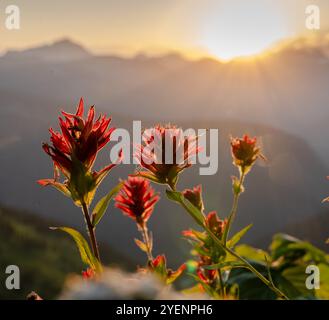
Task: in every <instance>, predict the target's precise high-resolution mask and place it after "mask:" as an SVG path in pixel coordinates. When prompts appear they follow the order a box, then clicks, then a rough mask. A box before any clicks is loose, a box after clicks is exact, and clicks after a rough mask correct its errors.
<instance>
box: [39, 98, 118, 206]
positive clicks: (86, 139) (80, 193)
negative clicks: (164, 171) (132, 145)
mask: <svg viewBox="0 0 329 320" xmlns="http://www.w3.org/2000/svg"><path fill="white" fill-rule="evenodd" d="M83 113H84V106H83V100H82V99H81V100H80V103H79V105H78V108H77V112H76V114H70V113H67V112H64V111H62V114H63V116H64V118H62V117H59V124H60V128H61V132H56V131H54V130H53V129H52V128H50V129H49V132H50V135H51V137H50V140H51V143H52V145H49V144H48V143H44V144H43V149H44V151H45V152H46V153H47V154H48V155H49V156H50V157H51V158H52V160H53V163H54V179H43V180H39V181H38V183H39V184H41V185H42V186H47V185H52V186H54V187H55V188H57V189H59V190H60V191H62V192H63V193H64V194H66V195H68V196H70V197H72V199H73V200H74V201H75V202H76V203H77V204H78V205H81V202H82V201H84V202H86V203H87V204H88V203H90V202H91V199H92V197H93V194H94V192H95V190H96V187H97V186H98V185H99V183H100V182H101V180H102V179H103V178H104V177H105V175H106V174H107V173H108V172H109V171H110V170H111V168H113V167H114V166H115V165H116V164H111V165H109V166H107V167H105V168H104V169H103V170H101V171H99V172H95V171H93V172H92V171H91V169H92V166H93V164H94V162H95V159H96V156H97V153H98V152H99V151H100V150H101V149H102V148H103V147H104V146H105V145H106V144H107V143H108V142H109V141H110V138H111V134H112V132H113V131H114V130H115V128H109V124H110V122H111V118H106V116H105V115H103V116H99V118H98V119H97V120H96V121H95V119H94V118H95V109H94V107H93V106H92V107H90V109H89V112H88V116H87V118H86V119H84V117H83ZM121 156H122V154H120V156H119V158H120V159H119V160H121ZM60 173H62V174H63V175H64V176H65V177H66V178H67V180H66V181H65V182H64V183H60V182H58V181H57V180H58V178H59V174H60Z"/></svg>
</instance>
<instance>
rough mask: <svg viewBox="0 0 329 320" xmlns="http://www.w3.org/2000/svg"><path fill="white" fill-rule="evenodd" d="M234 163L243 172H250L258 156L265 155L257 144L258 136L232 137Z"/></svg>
mask: <svg viewBox="0 0 329 320" xmlns="http://www.w3.org/2000/svg"><path fill="white" fill-rule="evenodd" d="M231 151H232V157H233V163H234V165H235V166H237V167H238V168H239V169H240V170H241V172H242V173H244V174H246V173H248V172H249V170H250V169H251V167H252V166H253V164H254V163H255V161H256V160H257V159H258V157H263V156H262V154H261V152H260V148H259V147H258V146H257V138H252V139H251V138H250V137H249V136H248V135H244V136H243V138H242V139H241V138H231Z"/></svg>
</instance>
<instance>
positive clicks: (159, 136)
mask: <svg viewBox="0 0 329 320" xmlns="http://www.w3.org/2000/svg"><path fill="white" fill-rule="evenodd" d="M83 113H84V106H83V100H82V99H81V101H80V103H79V105H78V108H77V111H76V113H75V114H70V113H67V112H62V115H63V118H62V117H60V118H59V124H60V128H61V132H56V131H54V130H53V129H50V134H51V138H50V140H51V144H47V143H45V144H44V145H43V149H44V151H45V152H46V153H47V154H48V155H49V156H50V157H51V159H52V161H53V165H54V178H53V179H44V180H39V184H41V185H43V186H46V185H51V186H54V187H55V188H57V189H58V190H60V191H61V192H63V193H64V194H65V195H67V196H69V197H71V198H72V199H73V201H74V202H75V204H76V205H77V206H80V207H81V208H82V212H83V214H84V221H85V223H86V226H87V230H88V234H89V242H90V245H91V247H92V250H91V249H90V247H89V244H88V242H87V241H86V240H85V238H84V237H83V236H82V235H81V234H80V233H79V232H78V231H76V230H74V229H72V228H68V227H60V228H55V229H60V230H62V231H64V232H66V233H68V234H69V235H70V236H71V237H72V238H73V239H74V241H75V242H76V244H77V246H78V248H79V252H80V255H81V258H82V261H83V263H84V264H85V265H88V268H87V269H86V270H85V271H83V272H82V276H83V278H85V279H90V280H93V281H88V285H91V284H92V283H93V282H97V281H98V279H100V278H101V277H100V276H99V274H100V273H102V272H103V270H104V269H103V266H102V264H101V261H100V254H99V250H98V244H97V240H96V234H95V230H96V226H97V225H98V223H99V222H100V221H101V219H102V218H103V216H104V214H105V212H106V210H107V208H108V206H109V203H110V201H111V200H112V199H114V201H115V207H116V208H118V209H120V210H121V211H122V213H123V214H124V215H126V216H128V217H130V218H131V219H132V220H133V221H134V222H135V223H136V225H137V228H138V230H139V232H140V233H141V236H142V240H139V239H135V242H136V244H137V245H138V247H139V248H140V249H141V250H142V251H144V252H145V253H146V254H147V264H146V268H140V269H139V272H140V273H142V271H146V273H154V274H157V275H159V276H160V278H161V279H162V280H163V281H164V282H165V283H167V284H170V283H172V282H173V281H174V280H176V279H177V278H178V277H179V276H180V275H181V274H182V273H183V271H184V270H185V269H186V268H189V265H188V264H185V263H184V264H182V265H181V266H180V267H179V268H178V269H177V270H176V271H173V270H171V269H170V268H168V267H167V261H166V257H165V255H163V254H162V255H158V256H157V257H156V258H154V257H153V254H152V250H153V236H152V234H151V233H150V232H149V231H148V226H147V223H148V221H149V219H150V217H151V215H152V214H153V212H154V209H155V205H156V203H157V202H158V201H159V199H160V197H159V194H158V193H156V192H155V190H154V189H153V188H152V186H151V182H155V183H158V184H161V185H163V186H165V187H167V190H166V195H167V197H168V199H169V200H171V201H174V202H175V203H178V204H179V205H181V206H182V208H183V209H184V210H186V212H187V213H188V214H189V215H190V216H191V217H192V218H193V219H194V221H195V222H196V223H197V224H198V226H199V227H201V228H202V230H201V231H197V230H194V229H190V230H187V231H184V232H183V235H184V236H185V237H186V238H187V239H188V240H189V241H190V242H191V243H192V244H193V251H192V253H193V254H194V256H196V260H195V261H194V264H196V265H197V267H196V268H195V269H194V270H192V271H191V270H189V271H191V272H192V273H193V272H194V274H193V276H194V279H196V280H197V283H198V284H199V285H200V284H201V287H202V289H203V290H204V291H206V292H207V293H208V294H209V295H210V296H212V297H214V298H218V297H223V298H225V297H226V289H227V288H229V287H230V283H229V282H228V281H227V277H226V276H225V277H223V273H222V269H221V268H222V266H223V265H224V266H225V267H229V268H230V267H231V269H232V268H233V267H232V266H233V264H232V263H233V262H237V261H236V260H239V261H238V262H239V263H240V267H241V265H242V267H243V268H247V269H249V270H250V271H252V272H253V274H254V275H255V276H257V277H258V278H259V279H260V280H261V281H262V282H263V283H264V284H266V285H267V286H268V287H269V288H270V289H271V290H272V291H273V292H274V293H275V294H276V295H277V296H278V297H279V298H285V297H286V296H285V294H284V293H282V292H281V291H280V290H279V289H278V288H276V286H275V285H274V283H273V281H272V278H271V277H269V279H267V278H265V277H264V275H263V274H261V272H259V271H258V270H257V269H256V268H254V267H253V266H252V265H251V264H250V263H249V262H248V261H247V260H246V259H244V258H242V257H240V256H239V254H238V253H236V252H235V251H233V250H234V246H235V244H236V243H237V242H238V241H239V240H240V239H241V237H242V236H243V235H244V234H245V233H246V232H247V231H248V230H249V228H250V226H248V227H246V228H244V229H243V230H241V231H239V233H237V234H235V235H234V236H232V238H230V239H228V236H229V231H230V227H231V226H232V223H233V220H234V218H235V216H236V213H237V208H238V200H239V196H240V194H241V193H242V191H243V183H244V179H245V176H246V175H247V173H248V172H249V171H250V170H251V168H252V166H253V165H254V163H255V161H256V160H257V159H258V158H259V157H262V155H261V151H260V148H259V147H258V146H257V139H256V138H253V139H251V138H249V137H248V136H247V135H245V136H244V137H243V138H234V139H233V138H232V139H231V153H232V157H233V163H234V165H235V166H236V167H237V168H238V169H239V172H240V177H239V178H234V179H233V195H234V198H233V205H232V210H231V212H230V213H229V215H228V216H227V218H225V219H221V218H219V216H218V214H217V213H216V211H211V212H209V213H208V214H205V205H204V201H203V198H202V187H201V185H198V186H196V187H194V188H192V189H186V190H184V191H178V190H177V182H178V178H179V175H180V174H181V172H182V171H183V170H185V169H186V168H189V167H190V166H191V165H192V163H193V160H194V157H195V156H196V155H197V154H198V153H199V152H200V151H201V150H200V147H199V146H198V138H197V137H196V136H194V135H187V136H186V135H184V132H183V130H182V129H181V128H177V127H176V126H172V125H165V126H161V125H157V126H155V127H154V128H151V129H147V130H145V131H144V133H143V143H142V144H141V145H139V146H138V150H137V154H136V155H135V156H136V158H137V160H138V162H139V165H140V168H139V170H138V171H137V172H135V173H134V174H133V175H130V176H128V178H127V179H126V180H124V181H120V182H119V183H118V184H117V185H116V186H115V187H114V188H113V189H112V190H110V191H109V192H108V193H107V194H106V195H105V196H103V197H102V198H101V199H100V200H99V201H98V203H97V204H96V205H95V206H94V208H93V209H92V211H89V209H90V206H91V203H92V200H93V198H94V195H95V192H96V189H97V187H98V186H99V184H100V183H101V181H102V180H103V179H104V178H105V176H106V175H107V174H108V172H109V171H110V170H111V169H112V168H113V167H114V166H115V165H116V164H118V163H119V162H120V160H121V158H122V152H120V154H119V156H118V160H117V162H115V163H113V164H109V165H108V166H106V167H105V168H104V169H102V170H100V171H95V170H93V165H94V162H95V160H96V157H97V154H98V152H99V151H100V150H101V149H102V148H103V147H104V146H105V145H106V144H107V143H108V142H109V141H110V139H111V135H112V133H113V131H114V130H115V129H114V128H109V125H110V122H111V118H107V117H106V116H105V115H103V116H99V117H98V118H97V120H95V109H94V107H91V108H90V109H89V112H88V115H87V117H86V118H84V116H83ZM168 148H169V149H168ZM60 175H62V176H64V177H65V180H64V181H63V182H59V181H58V180H59V178H60ZM228 257H229V258H228ZM232 257H233V258H234V259H236V260H234V261H233V260H231V261H229V260H228V259H232ZM229 268H228V269H229ZM229 271H230V270H229ZM225 275H227V274H225ZM224 278H225V279H224ZM199 285H198V287H200V286H199Z"/></svg>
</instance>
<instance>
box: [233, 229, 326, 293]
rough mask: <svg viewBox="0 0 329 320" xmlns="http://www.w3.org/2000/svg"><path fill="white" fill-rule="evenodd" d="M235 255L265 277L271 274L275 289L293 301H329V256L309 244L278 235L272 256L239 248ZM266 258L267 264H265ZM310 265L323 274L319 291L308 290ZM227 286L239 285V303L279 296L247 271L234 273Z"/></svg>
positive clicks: (272, 247)
mask: <svg viewBox="0 0 329 320" xmlns="http://www.w3.org/2000/svg"><path fill="white" fill-rule="evenodd" d="M236 252H237V253H238V254H239V255H241V256H243V257H245V258H247V259H248V261H249V262H250V263H251V264H252V265H253V266H254V267H255V268H257V270H258V271H260V272H261V273H262V274H263V275H264V276H266V277H268V275H269V272H270V274H271V277H272V279H273V282H274V283H275V285H276V286H277V287H278V288H279V289H280V290H282V291H283V292H284V293H285V294H286V295H287V296H288V297H289V298H290V299H329V255H328V254H326V253H325V252H324V251H322V250H320V249H318V248H316V247H315V246H313V245H312V244H310V243H309V242H306V241H301V240H299V239H296V238H294V237H291V236H289V235H286V234H276V235H275V236H274V237H273V240H272V243H271V245H270V247H269V252H265V251H263V250H259V249H255V248H253V247H250V246H248V245H239V246H237V247H236ZM265 256H266V260H267V262H266V260H265ZM309 265H315V266H317V267H318V268H319V271H320V289H313V290H309V289H307V288H306V285H305V282H306V279H307V277H309V276H310V274H307V273H306V268H307V266H309ZM228 283H229V284H230V285H231V286H232V287H233V286H235V287H237V285H238V297H239V298H240V299H275V298H276V296H275V294H274V293H273V291H271V290H270V289H269V288H268V287H267V286H265V285H264V284H263V283H262V282H261V281H260V280H259V279H258V278H257V277H256V276H255V275H254V274H253V273H251V272H250V271H248V270H246V269H233V270H232V271H231V273H230V276H229V280H228Z"/></svg>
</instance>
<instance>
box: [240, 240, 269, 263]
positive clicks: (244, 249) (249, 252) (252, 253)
mask: <svg viewBox="0 0 329 320" xmlns="http://www.w3.org/2000/svg"><path fill="white" fill-rule="evenodd" d="M235 252H236V253H237V254H238V255H240V256H242V257H244V258H247V259H248V260H254V261H258V262H260V263H265V262H266V261H265V259H264V257H265V256H266V257H267V258H268V259H270V257H269V254H268V253H267V252H266V251H264V250H261V249H256V248H253V247H251V246H248V245H246V244H240V245H238V246H237V247H236V248H235Z"/></svg>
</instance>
